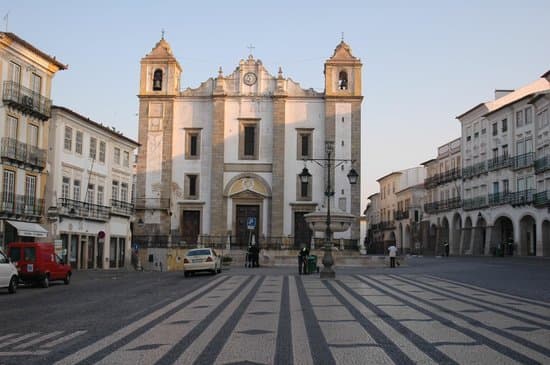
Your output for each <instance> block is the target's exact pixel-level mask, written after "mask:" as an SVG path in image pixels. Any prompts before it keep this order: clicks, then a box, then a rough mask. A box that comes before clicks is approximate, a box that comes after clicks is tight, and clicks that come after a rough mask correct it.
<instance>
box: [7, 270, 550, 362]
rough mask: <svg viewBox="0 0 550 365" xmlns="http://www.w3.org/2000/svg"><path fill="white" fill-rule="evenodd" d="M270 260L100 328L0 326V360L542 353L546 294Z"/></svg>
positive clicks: (544, 357) (481, 358) (535, 358)
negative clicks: (294, 269) (298, 268)
mask: <svg viewBox="0 0 550 365" xmlns="http://www.w3.org/2000/svg"><path fill="white" fill-rule="evenodd" d="M449 265H450V264H449ZM272 270H274V269H266V270H262V269H252V270H232V271H231V272H230V273H225V274H222V275H218V276H213V277H195V278H192V279H191V280H190V281H189V282H190V283H199V284H200V285H196V286H195V287H194V288H192V290H189V291H188V292H186V293H185V295H181V296H179V297H177V298H171V299H170V300H169V301H166V302H164V303H163V304H162V306H157V307H155V308H153V309H151V310H144V312H143V314H142V315H141V316H139V317H136V318H135V320H132V321H130V322H128V323H127V324H125V325H122V326H119V327H118V328H116V330H113V331H110V332H108V333H103V334H101V335H99V336H98V335H97V334H96V335H94V336H90V332H93V329H90V328H87V329H86V328H81V329H77V328H73V330H71V331H65V330H64V329H63V328H62V327H60V328H59V329H58V330H55V331H49V332H44V331H41V330H40V329H39V328H36V330H35V331H27V332H20V331H13V332H8V333H6V332H0V363H3V360H6V362H7V363H9V364H11V363H13V364H15V363H36V364H38V363H40V364H43V363H55V364H67V365H69V364H71V365H72V364H550V302H548V301H545V300H535V299H531V298H526V297H521V296H517V295H513V294H508V293H505V292H502V291H495V290H492V289H488V288H484V287H480V286H478V285H472V284H469V283H465V282H461V281H457V280H452V279H448V278H443V277H441V276H437V275H435V274H434V273H429V272H426V273H423V272H419V273H414V272H412V271H414V270H411V269H409V271H411V272H404V271H401V272H400V271H399V270H395V271H392V270H385V271H384V270H373V271H371V272H366V273H365V272H364V270H358V271H357V272H356V273H354V272H349V273H347V272H345V273H339V274H338V276H337V279H336V280H332V281H331V280H320V279H319V278H318V277H317V276H315V275H308V276H299V275H295V274H293V273H291V270H290V269H289V270H286V273H284V274H281V273H280V270H279V272H277V273H276V272H274V271H272ZM343 271H346V270H343ZM352 271H353V270H352ZM420 271H422V270H420ZM167 275H170V274H167ZM0 299H4V298H0ZM17 361H19V362H17Z"/></svg>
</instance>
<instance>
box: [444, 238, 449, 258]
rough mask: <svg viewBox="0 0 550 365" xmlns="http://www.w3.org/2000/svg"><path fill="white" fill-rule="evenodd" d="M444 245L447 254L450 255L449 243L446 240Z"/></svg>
mask: <svg viewBox="0 0 550 365" xmlns="http://www.w3.org/2000/svg"><path fill="white" fill-rule="evenodd" d="M443 245H444V246H445V256H447V257H449V250H450V249H449V243H448V242H447V241H445V242H444V243H443Z"/></svg>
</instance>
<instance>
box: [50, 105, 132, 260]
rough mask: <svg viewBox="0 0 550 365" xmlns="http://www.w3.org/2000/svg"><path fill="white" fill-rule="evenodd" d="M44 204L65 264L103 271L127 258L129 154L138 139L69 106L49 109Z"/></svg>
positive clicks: (128, 252) (128, 245) (129, 188)
mask: <svg viewBox="0 0 550 365" xmlns="http://www.w3.org/2000/svg"><path fill="white" fill-rule="evenodd" d="M49 141H50V145H49V153H48V165H49V167H50V169H51V171H52V173H50V174H49V175H48V181H47V190H46V208H47V212H48V217H49V222H50V226H49V232H50V240H52V241H53V240H60V241H61V245H62V249H63V253H62V255H63V258H64V259H65V262H67V263H69V264H71V266H72V267H74V268H77V269H95V268H100V269H107V268H119V267H124V266H126V265H128V263H129V260H130V257H131V255H130V244H131V225H130V224H131V219H132V218H133V214H134V205H133V204H132V203H131V198H132V190H131V189H132V186H133V184H132V180H133V171H132V164H133V160H132V159H133V155H134V150H135V149H136V148H137V146H138V143H137V142H135V141H133V140H131V139H129V138H127V137H124V136H123V135H122V134H120V133H118V132H116V131H115V130H113V129H111V128H108V127H106V126H104V125H102V124H99V123H97V122H94V121H92V120H90V119H89V118H86V117H84V116H82V115H80V114H78V113H76V112H74V111H72V110H70V109H67V108H64V107H60V106H54V107H52V119H51V125H50V129H49Z"/></svg>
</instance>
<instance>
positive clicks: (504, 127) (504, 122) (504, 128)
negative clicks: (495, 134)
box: [501, 118, 508, 133]
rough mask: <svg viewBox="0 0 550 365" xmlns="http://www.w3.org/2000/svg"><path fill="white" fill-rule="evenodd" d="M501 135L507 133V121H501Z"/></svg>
mask: <svg viewBox="0 0 550 365" xmlns="http://www.w3.org/2000/svg"><path fill="white" fill-rule="evenodd" d="M501 123H502V133H504V132H506V131H508V119H506V118H504V119H503V120H502V121H501Z"/></svg>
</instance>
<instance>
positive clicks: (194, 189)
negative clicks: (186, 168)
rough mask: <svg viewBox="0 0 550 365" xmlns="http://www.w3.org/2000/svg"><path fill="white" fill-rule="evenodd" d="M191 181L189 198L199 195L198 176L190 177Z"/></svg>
mask: <svg viewBox="0 0 550 365" xmlns="http://www.w3.org/2000/svg"><path fill="white" fill-rule="evenodd" d="M187 178H188V179H189V196H196V195H197V175H188V176H187Z"/></svg>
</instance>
